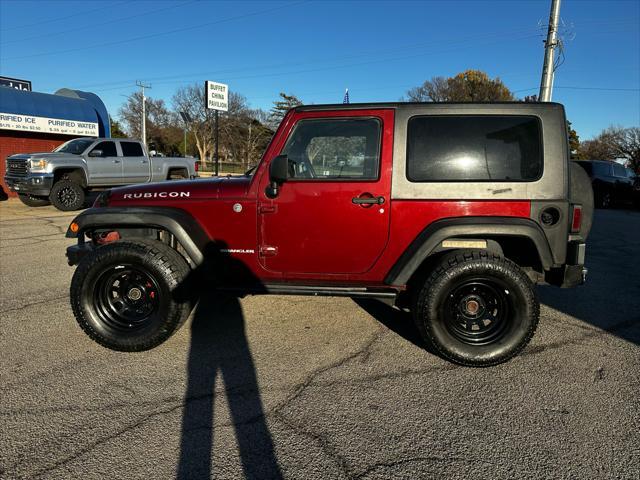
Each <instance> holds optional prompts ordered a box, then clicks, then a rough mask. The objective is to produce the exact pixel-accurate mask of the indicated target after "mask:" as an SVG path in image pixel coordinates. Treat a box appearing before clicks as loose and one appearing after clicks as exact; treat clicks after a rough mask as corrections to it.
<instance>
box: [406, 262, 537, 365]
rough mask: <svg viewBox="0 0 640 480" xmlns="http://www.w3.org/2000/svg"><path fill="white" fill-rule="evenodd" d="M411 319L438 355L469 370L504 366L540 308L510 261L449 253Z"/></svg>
mask: <svg viewBox="0 0 640 480" xmlns="http://www.w3.org/2000/svg"><path fill="white" fill-rule="evenodd" d="M413 312H414V320H415V322H416V326H417V327H418V330H419V331H420V333H421V334H422V336H423V337H424V339H425V341H426V342H427V343H428V344H429V345H431V346H433V348H434V349H435V351H436V352H438V353H439V354H440V355H441V356H442V357H444V358H446V359H448V360H450V361H453V362H455V363H459V364H461V365H465V366H470V367H486V366H491V365H497V364H499V363H502V362H506V361H507V360H509V359H510V358H512V357H513V356H515V355H517V354H518V353H519V352H520V351H521V350H522V349H523V348H524V347H525V346H526V345H527V343H529V340H531V337H532V336H533V333H534V332H535V329H536V326H537V324H538V317H539V314H540V305H539V303H538V300H537V298H536V294H535V290H534V287H533V284H532V283H531V281H530V280H529V278H528V277H527V275H526V274H525V273H524V272H523V271H522V270H521V269H520V268H519V267H518V266H517V265H515V264H514V263H513V262H511V261H510V260H507V259H505V258H502V257H500V256H498V255H494V254H491V253H488V252H485V251H464V252H457V253H455V254H452V255H448V256H446V257H445V258H444V260H443V261H442V262H441V263H440V264H439V265H438V266H437V267H436V268H435V269H434V270H433V272H432V273H431V275H430V276H429V277H428V278H427V280H426V281H425V283H424V284H423V286H422V288H421V289H420V290H419V291H418V292H417V295H416V297H415V304H414V308H413Z"/></svg>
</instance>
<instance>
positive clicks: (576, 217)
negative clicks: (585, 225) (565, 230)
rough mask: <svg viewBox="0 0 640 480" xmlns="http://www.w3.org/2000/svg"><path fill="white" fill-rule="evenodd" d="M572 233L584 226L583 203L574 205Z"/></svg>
mask: <svg viewBox="0 0 640 480" xmlns="http://www.w3.org/2000/svg"><path fill="white" fill-rule="evenodd" d="M571 208H572V213H571V233H578V232H579V231H580V228H581V227H582V205H572V206H571Z"/></svg>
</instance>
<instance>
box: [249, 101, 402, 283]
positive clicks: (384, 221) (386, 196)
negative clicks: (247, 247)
mask: <svg viewBox="0 0 640 480" xmlns="http://www.w3.org/2000/svg"><path fill="white" fill-rule="evenodd" d="M283 135H284V137H283V139H282V140H280V145H281V146H280V147H279V149H276V153H279V154H281V155H287V157H288V164H289V173H288V178H287V181H286V182H285V183H284V184H282V185H281V186H280V187H279V191H278V195H277V196H276V197H275V198H273V199H270V198H268V196H267V195H266V193H265V189H266V188H267V187H268V186H269V178H268V177H269V174H268V172H265V174H264V175H263V176H262V178H261V185H260V190H259V191H258V201H259V205H258V216H259V226H260V242H259V248H260V251H259V258H260V263H261V265H262V266H263V268H265V269H267V270H269V271H271V272H280V273H282V277H283V278H285V279H286V278H300V277H304V276H305V275H313V276H315V277H316V278H317V276H318V275H323V274H327V275H329V274H330V275H337V277H335V279H338V278H339V277H342V278H344V276H345V275H348V274H360V273H364V272H367V271H368V270H369V269H371V267H372V266H373V265H374V264H375V263H376V260H377V259H378V258H379V257H380V255H381V254H382V252H383V250H384V248H385V246H386V244H387V239H388V234H389V218H390V217H389V213H390V212H389V210H390V209H389V207H390V205H389V200H390V189H391V181H390V180H391V161H392V146H393V145H392V143H393V142H392V138H393V110H360V111H358V110H351V111H349V110H341V111H336V112H326V111H309V112H299V113H296V114H295V115H294V117H293V121H292V122H290V123H289V126H288V127H287V128H285V132H283ZM285 139H286V140H285Z"/></svg>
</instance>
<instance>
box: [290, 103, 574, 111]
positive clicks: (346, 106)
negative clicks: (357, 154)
mask: <svg viewBox="0 0 640 480" xmlns="http://www.w3.org/2000/svg"><path fill="white" fill-rule="evenodd" d="M490 105H496V106H505V105H513V106H519V107H522V108H523V109H529V108H531V109H539V108H552V109H553V108H558V107H559V108H564V107H563V105H562V104H561V103H556V102H517V101H513V102H380V103H377V102H368V103H328V104H322V105H299V106H297V107H293V108H292V110H295V111H298V112H309V111H314V110H366V109H377V108H393V109H398V108H415V107H429V106H433V107H443V106H452V107H458V108H459V107H462V106H469V107H472V106H490Z"/></svg>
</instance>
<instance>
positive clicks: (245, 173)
mask: <svg viewBox="0 0 640 480" xmlns="http://www.w3.org/2000/svg"><path fill="white" fill-rule="evenodd" d="M257 167H258V165H257V164H256V165H254V166H253V167H251V168H250V169H249V170H247V171H246V172H244V176H245V177H250V176H251V175H253V172H254V171H255V169H256V168H257Z"/></svg>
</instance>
